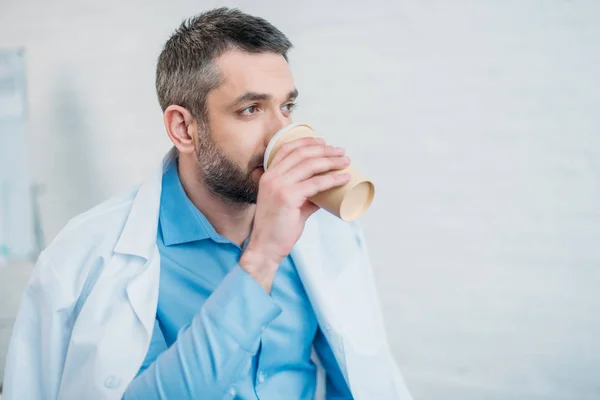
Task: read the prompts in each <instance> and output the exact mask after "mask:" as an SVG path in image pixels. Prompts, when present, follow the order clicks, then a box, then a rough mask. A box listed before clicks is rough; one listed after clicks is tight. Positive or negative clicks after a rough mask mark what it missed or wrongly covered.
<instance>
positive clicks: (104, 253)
mask: <svg viewBox="0 0 600 400" xmlns="http://www.w3.org/2000/svg"><path fill="white" fill-rule="evenodd" d="M136 194H137V188H135V189H132V190H130V191H129V192H127V193H125V194H123V195H120V196H116V197H113V198H111V199H109V200H107V201H105V202H103V203H101V204H99V205H97V206H95V207H94V208H92V209H90V210H88V211H86V212H84V213H82V214H80V215H78V216H76V217H74V218H72V219H71V220H70V221H69V222H68V223H67V224H66V225H65V227H64V228H63V229H62V230H61V231H60V232H59V234H58V235H57V236H56V238H55V239H54V240H53V241H52V242H51V243H50V244H49V245H48V246H47V247H46V248H45V249H44V251H43V252H42V254H41V255H40V257H39V259H38V262H37V265H36V269H35V270H34V277H33V278H34V279H32V282H34V281H35V280H36V278H37V279H38V280H39V281H40V283H42V284H43V282H44V281H46V280H47V281H56V282H57V286H58V287H59V288H60V289H61V290H62V291H63V292H64V293H65V295H67V296H68V297H71V298H72V297H75V298H76V297H77V296H78V294H79V290H80V288H81V286H82V284H83V281H85V279H86V277H87V275H88V272H89V270H90V269H91V268H93V266H94V265H95V264H96V263H97V262H98V261H99V260H101V259H103V258H107V257H109V256H110V255H112V251H113V249H114V246H115V244H116V243H117V241H118V239H119V237H120V234H121V232H122V230H123V227H124V226H125V223H126V221H127V217H128V215H129V212H130V210H131V206H132V204H133V200H134V199H135V196H136Z"/></svg>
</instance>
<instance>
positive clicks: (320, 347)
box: [313, 329, 353, 400]
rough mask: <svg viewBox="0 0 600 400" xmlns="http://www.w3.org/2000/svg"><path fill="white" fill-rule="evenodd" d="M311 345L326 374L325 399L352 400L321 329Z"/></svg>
mask: <svg viewBox="0 0 600 400" xmlns="http://www.w3.org/2000/svg"><path fill="white" fill-rule="evenodd" d="M313 344H314V347H315V351H316V352H317V354H318V355H319V359H320V360H321V364H322V365H323V368H325V371H326V373H327V378H326V382H325V394H326V396H325V398H326V399H327V400H353V397H352V393H351V392H350V389H349V388H348V385H347V384H346V380H345V379H344V374H343V373H342V371H341V370H340V367H339V365H338V363H337V361H336V359H335V355H334V354H333V351H332V350H331V347H330V346H329V342H327V338H326V337H325V335H324V334H323V332H322V331H321V329H319V330H318V331H317V334H316V336H315V340H314V343H313Z"/></svg>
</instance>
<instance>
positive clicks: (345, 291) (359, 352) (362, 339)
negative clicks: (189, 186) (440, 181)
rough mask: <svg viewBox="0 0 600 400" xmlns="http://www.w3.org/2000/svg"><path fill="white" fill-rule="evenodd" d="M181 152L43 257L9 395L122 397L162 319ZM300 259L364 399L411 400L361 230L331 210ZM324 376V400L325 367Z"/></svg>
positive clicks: (78, 223) (31, 398)
mask: <svg viewBox="0 0 600 400" xmlns="http://www.w3.org/2000/svg"><path fill="white" fill-rule="evenodd" d="M175 156H176V153H175V151H174V150H172V151H171V152H169V154H168V155H167V157H165V159H164V160H163V165H162V166H161V168H160V169H159V170H158V171H157V173H156V174H155V175H154V176H153V177H152V178H151V179H150V180H149V181H148V182H146V183H144V184H143V185H141V186H140V187H139V188H137V189H136V190H134V191H131V192H130V193H128V194H126V195H125V196H122V197H119V198H115V199H112V200H109V201H107V202H105V203H103V204H101V205H99V206H97V207H95V208H94V209H92V210H90V211H88V212H86V213H84V214H82V215H80V216H78V217H76V218H74V219H73V220H71V221H70V222H69V223H68V224H67V226H66V227H65V228H64V229H63V230H62V232H61V233H60V234H59V235H58V237H57V238H56V239H55V240H54V241H53V242H52V244H50V246H48V248H47V249H46V250H45V251H44V252H43V253H42V254H41V256H40V258H39V260H38V262H37V265H36V268H35V270H34V272H33V276H32V278H31V280H30V282H29V284H28V286H27V289H26V291H25V294H24V296H23V300H22V304H21V308H20V311H19V314H18V317H17V320H16V324H15V326H14V330H13V336H12V339H11V344H10V348H9V352H8V356H7V366H6V374H5V378H4V394H3V396H4V400H37V399H43V400H48V399H61V400H62V399H65V400H71V399H73V400H75V399H77V400H84V399H85V400H100V399H120V398H121V397H122V395H123V393H124V391H125V389H126V388H127V385H128V383H129V382H130V381H131V380H132V379H133V378H134V377H135V375H136V373H137V372H138V369H139V368H140V366H141V364H142V361H143V360H144V357H145V355H146V352H147V350H148V346H149V343H150V338H151V336H152V329H153V326H154V320H155V318H156V307H157V302H158V284H159V271H160V257H159V253H158V248H157V246H156V232H157V222H158V211H159V205H160V193H161V181H162V174H163V172H164V169H165V168H166V166H167V165H168V163H170V162H172V161H173V158H174V157H175ZM292 257H293V259H294V262H295V264H296V266H297V269H298V273H299V275H300V278H301V280H302V283H303V284H304V287H305V289H306V292H307V294H308V297H309V299H310V301H311V303H312V305H313V308H314V311H315V313H316V316H317V319H318V321H319V325H320V326H321V328H322V330H323V332H324V334H325V336H326V337H327V339H328V341H329V344H330V346H331V348H332V350H333V352H334V354H335V357H336V359H337V361H338V363H339V365H340V368H341V370H342V372H343V373H344V377H345V379H346V381H347V383H348V385H349V387H350V389H351V391H352V393H353V395H354V398H355V399H359V400H411V399H412V398H411V396H410V394H409V392H408V390H407V388H406V386H405V383H404V380H403V378H402V376H401V374H400V372H399V370H398V368H397V366H396V363H395V362H394V360H393V357H392V355H391V353H390V350H389V347H388V343H387V339H386V335H385V331H384V325H383V319H382V315H381V312H380V308H379V305H378V300H377V295H376V291H375V284H374V280H373V276H372V272H371V267H370V265H369V259H368V255H367V250H366V247H365V242H364V238H363V235H362V233H361V230H360V229H359V228H358V226H357V225H356V224H354V223H346V222H343V221H341V220H339V219H337V218H335V217H333V216H331V215H330V214H328V213H326V212H324V211H319V212H317V213H315V214H314V215H313V216H312V217H311V218H309V220H308V222H307V223H306V226H305V229H304V232H303V234H302V237H301V238H300V240H299V241H298V243H297V244H296V245H295V247H294V249H293V251H292ZM318 382H319V383H318V386H319V389H318V393H320V394H318V395H317V398H321V397H322V393H323V371H322V368H320V374H319V380H318ZM227 396H228V394H227V393H224V394H223V399H226V398H227Z"/></svg>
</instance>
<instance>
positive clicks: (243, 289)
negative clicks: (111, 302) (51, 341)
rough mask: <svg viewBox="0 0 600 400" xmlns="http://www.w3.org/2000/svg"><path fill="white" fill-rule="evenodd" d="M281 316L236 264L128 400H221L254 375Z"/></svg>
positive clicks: (140, 379)
mask: <svg viewBox="0 0 600 400" xmlns="http://www.w3.org/2000/svg"><path fill="white" fill-rule="evenodd" d="M280 313H281V308H280V307H279V306H278V305H277V304H276V303H275V301H274V300H273V299H272V298H271V296H270V295H269V294H268V293H267V292H266V291H265V290H264V289H263V287H262V286H260V285H259V284H258V282H256V281H255V280H254V278H252V277H251V276H250V275H249V274H248V273H247V272H246V271H245V270H244V269H243V268H242V267H241V266H240V265H239V264H238V265H236V266H235V267H234V268H233V269H232V271H231V272H230V273H229V274H228V275H227V276H226V277H225V279H224V280H223V281H222V282H221V284H220V285H219V286H218V287H217V288H216V289H215V290H214V292H213V293H212V294H211V295H210V296H209V297H208V299H207V300H206V301H205V302H204V304H203V305H202V307H201V308H200V311H199V312H198V314H197V315H196V316H195V317H194V319H193V320H192V322H191V323H190V324H189V325H187V326H185V327H183V328H182V329H181V330H180V331H179V334H178V336H177V340H176V341H175V342H174V343H173V344H172V345H171V347H169V349H168V350H166V351H164V352H163V353H162V354H160V355H159V356H158V358H157V359H156V360H155V361H154V362H153V363H152V364H150V365H149V366H148V367H147V368H146V369H145V370H144V371H143V372H142V373H140V374H139V375H138V376H137V377H136V378H135V379H134V380H133V381H132V382H131V384H130V385H129V387H128V388H127V390H126V392H125V395H124V397H123V398H124V399H125V400H134V399H144V400H153V399H186V398H190V399H191V398H203V399H213V398H214V399H218V398H222V397H223V396H224V395H225V394H226V393H228V392H229V390H230V389H231V387H232V385H233V384H234V383H235V382H236V381H237V380H238V379H240V378H241V377H242V376H243V375H244V374H245V373H247V372H248V371H249V369H250V366H251V360H252V357H253V356H254V355H255V354H256V353H257V351H258V348H259V345H260V339H261V333H262V331H263V329H264V328H265V327H266V326H267V325H269V324H270V323H271V322H272V321H273V320H274V319H275V318H277V316H278V315H279V314H280Z"/></svg>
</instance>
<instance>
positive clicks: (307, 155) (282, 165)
mask: <svg viewBox="0 0 600 400" xmlns="http://www.w3.org/2000/svg"><path fill="white" fill-rule="evenodd" d="M343 155H344V149H341V148H339V147H333V146H327V145H313V146H306V147H299V148H297V149H295V150H293V151H292V152H291V153H289V154H288V155H287V156H286V157H285V158H284V159H283V160H281V161H280V162H279V164H277V165H276V166H275V167H274V169H275V170H276V171H277V173H278V174H285V173H288V172H290V171H291V170H293V169H294V168H296V167H297V166H298V165H300V164H303V163H306V162H308V163H310V162H312V161H315V160H316V159H318V158H323V159H326V158H329V157H335V158H339V157H340V156H343ZM306 178H308V177H306ZM306 178H305V179H306Z"/></svg>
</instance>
